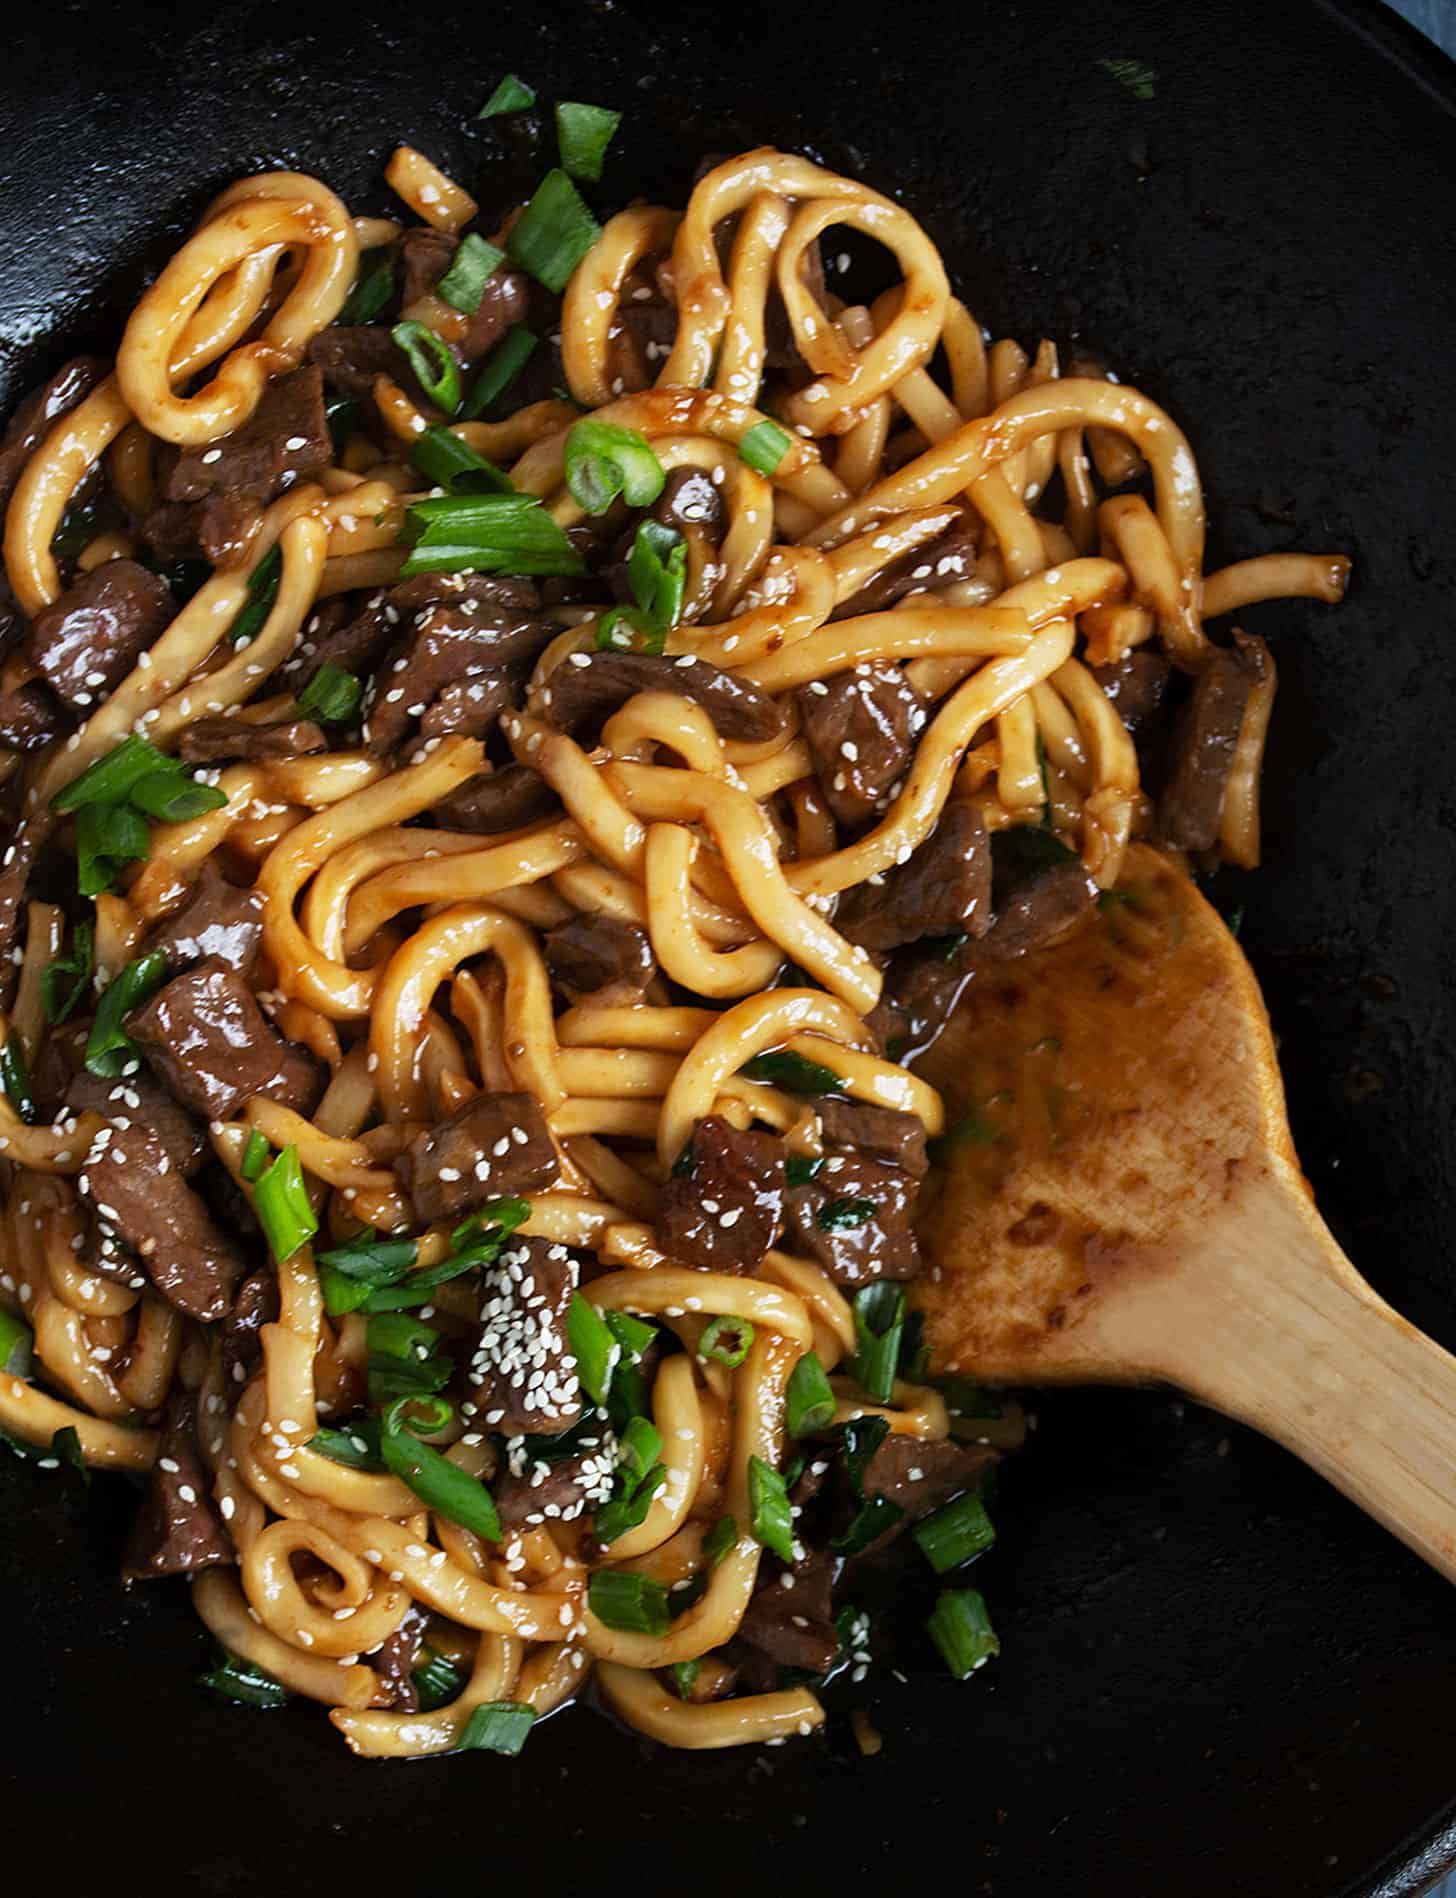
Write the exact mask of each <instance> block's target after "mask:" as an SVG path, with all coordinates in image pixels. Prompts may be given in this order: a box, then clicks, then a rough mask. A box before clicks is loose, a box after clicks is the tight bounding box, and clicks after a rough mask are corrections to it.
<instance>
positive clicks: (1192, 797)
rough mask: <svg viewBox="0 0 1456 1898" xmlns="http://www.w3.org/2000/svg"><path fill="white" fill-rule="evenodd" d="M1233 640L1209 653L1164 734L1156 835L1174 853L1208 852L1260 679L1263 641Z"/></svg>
mask: <svg viewBox="0 0 1456 1898" xmlns="http://www.w3.org/2000/svg"><path fill="white" fill-rule="evenodd" d="M1235 637H1236V640H1237V643H1236V644H1235V645H1234V646H1233V647H1231V648H1229V647H1215V648H1214V649H1213V651H1212V652H1211V653H1210V655H1209V658H1208V663H1207V664H1206V665H1205V666H1204V668H1203V670H1202V672H1200V673H1199V674H1198V676H1197V678H1196V679H1195V680H1194V681H1193V689H1192V691H1191V692H1190V693H1189V695H1188V697H1187V698H1186V699H1185V700H1184V702H1183V704H1182V705H1181V706H1180V707H1179V708H1178V711H1177V714H1176V715H1175V717H1174V720H1173V729H1172V732H1171V734H1170V735H1169V742H1168V758H1167V773H1166V776H1165V779H1164V782H1163V795H1162V797H1161V798H1160V799H1159V801H1158V830H1159V832H1160V833H1161V834H1162V836H1163V837H1164V838H1166V840H1167V841H1168V842H1169V843H1170V844H1173V845H1175V846H1176V847H1177V848H1178V849H1179V850H1211V849H1212V848H1213V846H1214V845H1215V844H1216V843H1217V842H1218V826H1219V819H1220V817H1221V816H1222V814H1223V800H1224V793H1225V791H1226V790H1227V789H1228V780H1229V772H1230V771H1231V770H1232V769H1233V762H1234V749H1235V747H1236V746H1237V744H1238V740H1239V729H1240V727H1241V726H1242V724H1243V722H1244V712H1245V710H1246V709H1247V707H1248V703H1249V694H1250V693H1251V692H1252V691H1253V689H1254V687H1255V686H1256V685H1257V684H1258V683H1259V681H1260V680H1261V679H1262V678H1263V677H1264V676H1265V670H1266V667H1267V664H1268V659H1267V650H1266V649H1265V648H1264V646H1263V643H1262V641H1255V640H1252V639H1249V638H1247V637H1243V638H1239V637H1238V635H1235Z"/></svg>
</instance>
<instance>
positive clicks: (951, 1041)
mask: <svg viewBox="0 0 1456 1898" xmlns="http://www.w3.org/2000/svg"><path fill="white" fill-rule="evenodd" d="M916 1065H917V1068H918V1071H919V1072H920V1073H922V1074H923V1075H924V1076H925V1078H926V1079H927V1080H929V1081H931V1082H932V1083H933V1084H934V1085H935V1086H936V1087H938V1088H939V1089H940V1090H941V1092H942V1093H943V1094H944V1096H945V1097H946V1103H947V1109H948V1114H947V1126H948V1129H949V1132H948V1136H947V1140H946V1144H945V1146H944V1147H942V1148H941V1149H940V1150H939V1151H940V1153H941V1155H942V1158H943V1160H944V1171H941V1170H940V1169H937V1170H936V1172H935V1173H933V1174H932V1176H931V1179H930V1181H928V1182H927V1188H926V1212H925V1218H924V1222H923V1225H922V1238H923V1239H924V1241H925V1244H926V1247H927V1250H928V1251H929V1253H930V1255H931V1257H932V1258H933V1259H934V1260H935V1261H936V1264H935V1265H934V1267H933V1268H932V1270H931V1272H930V1273H929V1274H928V1275H927V1277H926V1279H925V1280H924V1281H922V1284H923V1295H922V1297H921V1301H920V1302H921V1303H923V1305H924V1307H925V1310H926V1320H927V1334H928V1337H929V1339H930V1344H931V1354H932V1359H933V1361H934V1362H935V1363H936V1365H937V1368H938V1369H944V1370H962V1371H971V1372H974V1373H975V1374H976V1375H977V1376H978V1377H981V1378H984V1379H986V1380H988V1381H992V1382H997V1383H1015V1384H1046V1383H1073V1382H1085V1383H1112V1384H1140V1383H1146V1382H1155V1381H1156V1382H1164V1383H1168V1384H1173V1385H1176V1386H1178V1387H1179V1388H1180V1389H1181V1390H1184V1391H1187V1392H1188V1393H1190V1394H1191V1395H1192V1396H1194V1397H1196V1398H1198V1399H1200V1400H1201V1401H1202V1402H1204V1403H1207V1404H1212V1405H1215V1406H1216V1407H1217V1408H1218V1409H1220V1410H1223V1411H1227V1412H1228V1413H1229V1415H1231V1416H1234V1417H1237V1418H1239V1419H1241V1420H1242V1421H1243V1422H1244V1423H1248V1424H1252V1425H1253V1426H1254V1427H1255V1428H1256V1429H1258V1430H1262V1431H1264V1432H1265V1433H1266V1434H1267V1435H1269V1436H1271V1437H1273V1438H1275V1439H1276V1440H1277V1441H1278V1442H1280V1443H1282V1444H1284V1445H1285V1446H1286V1447H1287V1448H1288V1449H1290V1450H1292V1451H1293V1452H1294V1453H1295V1455H1296V1456H1299V1457H1302V1458H1303V1459H1304V1461H1305V1462H1306V1463H1308V1464H1310V1465H1311V1466H1312V1467H1313V1468H1314V1469H1316V1470H1318V1471H1319V1472H1320V1473H1321V1474H1322V1475H1324V1476H1326V1477H1328V1478H1329V1480H1330V1481H1331V1482H1332V1483H1334V1484H1336V1485H1337V1486H1338V1487H1339V1488H1340V1489H1342V1490H1343V1491H1344V1492H1345V1494H1346V1495H1347V1496H1350V1497H1352V1498H1353V1499H1354V1500H1355V1501H1356V1502H1357V1503H1358V1504H1359V1505H1360V1507H1361V1508H1362V1509H1365V1510H1367V1511H1368V1512H1369V1513H1370V1514H1371V1515H1372V1516H1374V1517H1375V1518H1376V1519H1377V1521H1379V1522H1383V1523H1384V1524H1385V1526H1386V1527H1387V1528H1388V1529H1390V1530H1392V1531H1393V1532H1394V1533H1395V1534H1396V1535H1398V1536H1399V1537H1400V1538H1401V1540H1402V1541H1404V1542H1407V1543H1409V1545H1410V1546H1411V1548H1413V1549H1414V1550H1416V1552H1417V1553H1418V1554H1420V1555H1422V1556H1424V1557H1425V1559H1426V1560H1427V1561H1428V1562H1430V1563H1431V1564H1433V1566H1434V1567H1436V1568H1438V1569H1439V1570H1440V1571H1441V1573H1442V1574H1444V1575H1447V1576H1449V1577H1451V1578H1452V1579H1453V1580H1456V1358H1453V1357H1451V1356H1450V1355H1449V1354H1448V1353H1447V1352H1445V1351H1443V1350H1442V1349H1441V1348H1440V1346H1439V1345H1436V1344H1434V1343H1432V1341H1431V1340H1430V1339H1429V1338H1427V1337H1425V1336H1424V1335H1423V1334H1422V1333H1421V1332H1419V1331H1417V1330H1416V1329H1415V1327H1414V1326H1413V1325H1410V1324H1407V1323H1406V1321H1405V1319H1403V1318H1402V1317H1400V1316H1399V1314H1398V1313H1396V1312H1394V1311H1392V1309H1391V1308H1390V1306H1389V1305H1387V1304H1386V1303H1385V1301H1384V1300H1383V1299H1381V1298H1379V1297H1377V1296H1376V1294H1375V1293H1374V1292H1373V1291H1372V1290H1371V1289H1370V1287H1369V1286H1368V1285H1367V1284H1366V1283H1365V1281H1364V1279H1362V1278H1361V1277H1360V1275H1359V1273H1358V1272H1357V1271H1356V1270H1355V1268H1354V1266H1353V1265H1351V1263H1350V1261H1349V1260H1348V1259H1347V1258H1346V1257H1345V1255H1344V1254H1343V1253H1342V1252H1341V1251H1340V1248H1339V1247H1338V1246H1337V1245H1336V1244H1335V1241H1334V1239H1333V1238H1332V1237H1331V1235H1330V1233H1329V1231H1328V1229H1327V1228H1326V1226H1325V1224H1324V1222H1323V1220H1322V1219H1321V1218H1320V1216H1319V1213H1318V1212H1317V1211H1316V1209H1315V1205H1314V1200H1313V1197H1312V1195H1311V1192H1310V1188H1309V1185H1308V1182H1307V1181H1306V1180H1305V1179H1304V1177H1303V1175H1302V1174H1301V1172H1300V1170H1299V1163H1298V1161H1297V1159H1296V1158H1295V1153H1294V1147H1293V1143H1292V1142H1291V1139H1290V1135H1289V1125H1288V1121H1287V1119H1286V1117H1285V1110H1284V1093H1283V1088H1282V1086H1281V1084H1280V1078H1279V1067H1278V1063H1277V1061H1276V1059H1275V1053H1274V1041H1273V1037H1272V1035H1271V1033H1270V1029H1269V1018H1268V1016H1267V1014H1266V1013H1265V1010H1264V1004H1263V1001H1262V999H1261V997H1260V994H1259V989H1258V985H1257V983H1256V982H1255V980H1254V976H1253V972H1252V971H1251V969H1250V968H1249V965H1248V963H1247V962H1246V961H1245V959H1244V956H1243V954H1242V952H1241V951H1240V949H1239V947H1238V944H1237V943H1236V942H1235V941H1234V939H1233V937H1232V936H1231V935H1230V934H1229V932H1228V930H1227V928H1226V927H1225V925H1224V923H1223V920H1222V919H1221V918H1220V916H1219V915H1218V913H1217V912H1216V911H1215V910H1214V909H1213V908H1212V907H1211V906H1210V905H1209V904H1208V903H1207V902H1206V901H1205V900H1204V899H1203V897H1202V896H1200V895H1199V893H1198V891H1197V890H1196V889H1195V888H1194V887H1193V885H1192V884H1191V883H1190V882H1189V880H1188V879H1187V878H1186V877H1185V876H1184V875H1183V874H1182V873H1181V872H1180V871H1178V870H1177V869H1176V868H1174V866H1173V865H1172V864H1170V863H1169V862H1168V861H1167V860H1166V859H1165V858H1163V857H1162V856H1160V855H1158V854H1157V853H1156V852H1154V851H1152V850H1149V849H1146V848H1138V849H1134V850H1133V851H1130V852H1129V855H1128V862H1127V867H1126V870H1125V872H1124V876H1123V880H1122V883H1121V885H1120V886H1119V889H1118V890H1117V891H1116V892H1114V893H1113V894H1112V896H1111V897H1110V898H1109V897H1107V896H1104V898H1103V900H1102V903H1101V904H1100V905H1099V908H1098V911H1097V912H1096V913H1095V914H1094V916H1093V917H1092V918H1091V919H1090V920H1089V921H1088V922H1087V924H1086V925H1085V926H1084V927H1082V928H1081V929H1080V930H1078V931H1077V932H1076V933H1075V934H1074V935H1072V936H1071V937H1069V938H1068V939H1066V940H1064V941H1063V942H1061V943H1059V944H1057V945H1055V946H1053V947H1051V948H1049V949H1046V950H1042V951H1040V952H1037V953H1036V954H1034V955H1030V956H1027V957H1025V958H1023V959H1021V960H1019V961H1016V962H1007V963H1001V964H996V965H991V966H988V967H986V968H984V969H982V970H981V971H979V972H978V973H977V974H976V975H975V977H974V978H973V980H972V982H971V984H970V987H969V988H968V990H967V991H966V994H965V996H964V998H963V1000H962V1001H961V1003H960V1005H959V1007H958V1008H957V1010H956V1012H955V1014H954V1016H953V1018H952V1020H951V1022H950V1024H949V1025H948V1027H947V1029H946V1031H945V1034H944V1035H943V1036H942V1038H941V1039H940V1041H939V1042H938V1043H937V1044H936V1045H935V1046H934V1047H933V1048H932V1049H931V1050H930V1052H929V1053H928V1054H927V1055H925V1056H924V1057H922V1059H921V1060H920V1061H919V1062H918V1063H917V1064H916Z"/></svg>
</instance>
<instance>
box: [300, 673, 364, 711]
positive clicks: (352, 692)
mask: <svg viewBox="0 0 1456 1898" xmlns="http://www.w3.org/2000/svg"><path fill="white" fill-rule="evenodd" d="M363 696H364V687H363V686H362V685H361V684H360V682H359V681H358V680H357V679H356V678H355V677H354V675H353V673H352V672H345V670H344V668H343V667H342V666H336V665H334V664H333V662H332V661H330V660H325V662H324V663H323V665H321V666H320V667H319V669H318V671H317V672H316V673H315V674H314V675H313V677H312V678H311V679H310V680H309V682H308V684H307V685H306V686H305V687H304V688H303V690H302V691H301V692H300V693H299V695H298V703H297V705H296V707H295V708H294V709H295V710H296V711H297V713H298V715H299V717H300V718H316V719H317V720H318V721H319V723H320V724H321V725H350V724H352V723H353V722H354V716H355V714H356V713H357V712H358V710H359V701H360V699H362V698H363Z"/></svg>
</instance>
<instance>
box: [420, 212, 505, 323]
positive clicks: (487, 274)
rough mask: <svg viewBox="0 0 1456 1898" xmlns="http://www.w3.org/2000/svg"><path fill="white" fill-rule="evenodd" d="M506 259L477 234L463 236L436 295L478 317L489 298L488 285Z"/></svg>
mask: <svg viewBox="0 0 1456 1898" xmlns="http://www.w3.org/2000/svg"><path fill="white" fill-rule="evenodd" d="M505 260H506V254H505V252H504V251H503V250H497V249H496V247H495V245H494V244H488V243H487V242H486V241H485V239H484V238H483V237H481V236H480V235H479V234H478V233H477V232H475V231H471V233H470V234H469V236H468V237H462V238H461V240H460V245H459V248H458V249H457V250H456V252H455V255H454V256H453V257H452V258H451V259H450V268H449V269H448V270H447V271H446V272H445V274H444V275H443V276H442V277H441V279H440V281H439V282H438V283H437V284H436V285H435V294H436V296H439V297H443V298H444V300H445V302H446V303H449V304H451V305H453V307H454V308H455V309H457V310H463V311H464V312H465V314H466V315H467V316H474V314H475V312H476V311H477V310H478V309H479V308H480V299H481V298H482V297H483V296H484V295H485V286H486V284H487V283H488V282H489V281H490V279H491V277H493V276H494V275H495V273H496V271H497V270H499V269H500V267H501V265H502V264H503V263H504V262H505Z"/></svg>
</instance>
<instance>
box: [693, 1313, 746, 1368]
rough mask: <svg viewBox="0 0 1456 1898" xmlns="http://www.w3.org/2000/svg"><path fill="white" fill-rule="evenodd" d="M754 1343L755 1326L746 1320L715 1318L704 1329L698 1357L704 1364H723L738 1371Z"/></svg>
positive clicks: (700, 1339) (699, 1341) (699, 1342)
mask: <svg viewBox="0 0 1456 1898" xmlns="http://www.w3.org/2000/svg"><path fill="white" fill-rule="evenodd" d="M752 1343H753V1326H752V1325H751V1324H750V1323H749V1322H748V1320H747V1319H746V1318H723V1317H720V1318H714V1319H713V1320H711V1322H710V1323H709V1324H707V1325H705V1326H704V1327H703V1335H702V1337H701V1338H699V1340H698V1356H699V1357H700V1358H701V1359H702V1360H703V1361H704V1363H709V1364H722V1365H726V1366H727V1368H728V1369H729V1370H730V1371H736V1370H737V1369H738V1367H739V1365H740V1364H742V1362H743V1360H744V1359H745V1358H746V1357H747V1356H748V1351H749V1347H750V1345H752Z"/></svg>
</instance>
